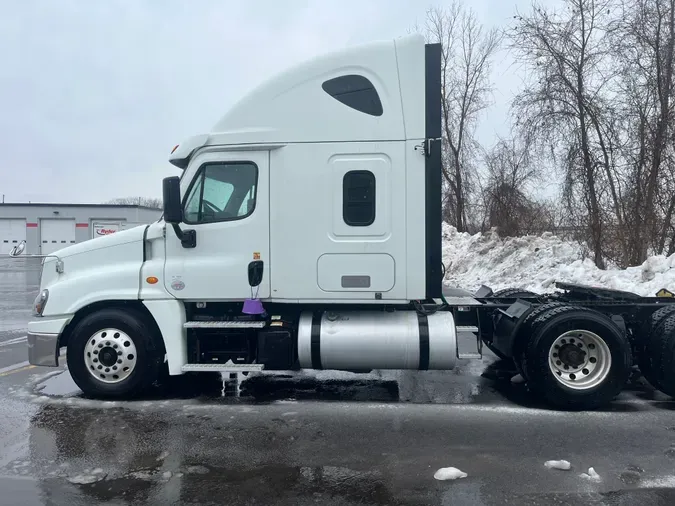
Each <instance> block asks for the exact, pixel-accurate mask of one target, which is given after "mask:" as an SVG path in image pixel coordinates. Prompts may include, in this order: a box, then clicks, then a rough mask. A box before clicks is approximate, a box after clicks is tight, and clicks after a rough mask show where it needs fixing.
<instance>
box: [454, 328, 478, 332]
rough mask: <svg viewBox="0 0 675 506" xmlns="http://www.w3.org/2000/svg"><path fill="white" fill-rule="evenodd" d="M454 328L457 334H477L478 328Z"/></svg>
mask: <svg viewBox="0 0 675 506" xmlns="http://www.w3.org/2000/svg"><path fill="white" fill-rule="evenodd" d="M455 328H456V329H457V332H471V333H475V332H478V327H473V326H457V327H455Z"/></svg>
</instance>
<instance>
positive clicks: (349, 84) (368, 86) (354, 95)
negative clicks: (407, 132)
mask: <svg viewBox="0 0 675 506" xmlns="http://www.w3.org/2000/svg"><path fill="white" fill-rule="evenodd" d="M321 87H322V88H323V91H325V92H326V93H328V94H329V95H330V96H331V97H333V98H334V99H335V100H338V101H340V102H342V103H343V104H345V105H346V106H348V107H351V108H352V109H356V110H357V111H360V112H363V113H366V114H370V115H371V116H382V102H381V101H380V96H379V95H378V94H377V90H376V89H375V87H374V86H373V83H371V82H370V81H369V80H368V79H366V78H365V77H363V76H359V75H356V74H350V75H347V76H340V77H336V78H334V79H329V80H328V81H325V82H324V83H323V84H322V85H321Z"/></svg>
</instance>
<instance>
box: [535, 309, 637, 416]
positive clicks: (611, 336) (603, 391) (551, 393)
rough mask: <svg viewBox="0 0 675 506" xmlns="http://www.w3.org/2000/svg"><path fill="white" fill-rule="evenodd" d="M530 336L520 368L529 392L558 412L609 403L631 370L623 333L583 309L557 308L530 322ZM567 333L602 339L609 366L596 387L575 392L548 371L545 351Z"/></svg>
mask: <svg viewBox="0 0 675 506" xmlns="http://www.w3.org/2000/svg"><path fill="white" fill-rule="evenodd" d="M529 327H530V329H531V334H530V336H529V339H528V341H527V345H526V346H525V349H524V353H523V361H522V366H523V369H524V370H525V373H526V375H527V379H528V386H529V387H530V390H531V391H532V392H533V393H535V394H536V395H539V396H541V397H542V398H544V399H545V400H546V401H547V402H548V403H549V404H551V405H553V406H555V407H557V408H561V409H595V408H599V407H601V406H604V405H606V404H608V403H609V402H611V401H612V400H613V399H614V398H615V397H616V396H617V395H618V394H619V393H620V392H621V390H622V388H623V387H624V385H625V384H626V382H627V380H628V377H629V375H630V370H631V361H632V356H631V347H630V343H629V342H628V339H627V338H626V336H625V334H624V332H623V331H622V330H621V329H619V328H618V327H617V326H616V325H615V324H614V322H613V321H612V320H610V319H609V318H608V317H607V316H605V315H603V314H601V313H598V312H597V311H593V310H590V309H586V308H581V307H574V306H564V305H563V306H558V307H555V308H552V309H549V310H548V311H545V312H543V313H540V315H539V316H538V317H536V318H534V319H533V320H531V322H530V324H529ZM571 330H587V331H590V332H593V333H594V334H596V335H597V336H598V337H600V339H602V340H603V341H604V342H605V344H606V345H607V347H608V349H609V354H610V356H611V359H612V362H611V366H610V368H609V371H608V373H607V376H606V377H605V378H604V380H603V381H602V382H601V383H599V384H598V385H596V386H594V387H591V388H588V389H585V390H575V389H573V388H570V387H568V386H566V385H563V384H562V383H561V382H560V381H558V379H557V377H556V376H555V375H554V373H553V371H551V368H550V367H549V362H548V360H549V359H548V357H549V351H550V349H551V347H552V346H553V344H554V342H555V340H556V339H557V338H558V337H559V336H561V335H562V334H564V333H565V332H568V331H571Z"/></svg>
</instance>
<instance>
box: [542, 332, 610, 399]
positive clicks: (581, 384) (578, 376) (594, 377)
mask: <svg viewBox="0 0 675 506" xmlns="http://www.w3.org/2000/svg"><path fill="white" fill-rule="evenodd" d="M548 366H549V368H550V369H551V372H552V373H553V377H554V378H555V379H556V380H557V381H558V382H559V383H561V384H563V385H565V386H566V387H568V388H572V389H574V390H589V389H591V388H595V387H596V386H598V385H599V384H601V383H602V382H603V381H604V380H605V378H607V376H608V375H609V370H610V369H611V367H612V354H611V352H610V351H609V346H607V343H606V342H605V341H604V339H602V338H601V337H600V336H599V335H597V334H595V333H593V332H590V331H588V330H570V331H569V332H565V333H564V334H561V335H560V336H558V338H557V339H556V340H555V341H554V342H553V344H552V345H551V349H550V350H549V352H548Z"/></svg>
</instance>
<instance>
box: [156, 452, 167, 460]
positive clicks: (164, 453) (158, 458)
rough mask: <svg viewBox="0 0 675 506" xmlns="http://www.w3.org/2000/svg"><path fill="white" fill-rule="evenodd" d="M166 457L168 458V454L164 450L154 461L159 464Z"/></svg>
mask: <svg viewBox="0 0 675 506" xmlns="http://www.w3.org/2000/svg"><path fill="white" fill-rule="evenodd" d="M168 456H169V452H168V451H166V450H165V451H163V452H162V453H161V454H160V455H159V457H157V458H156V459H155V460H156V461H157V462H159V461H160V460H164V459H165V458H167V457H168Z"/></svg>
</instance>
